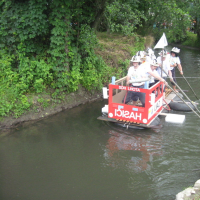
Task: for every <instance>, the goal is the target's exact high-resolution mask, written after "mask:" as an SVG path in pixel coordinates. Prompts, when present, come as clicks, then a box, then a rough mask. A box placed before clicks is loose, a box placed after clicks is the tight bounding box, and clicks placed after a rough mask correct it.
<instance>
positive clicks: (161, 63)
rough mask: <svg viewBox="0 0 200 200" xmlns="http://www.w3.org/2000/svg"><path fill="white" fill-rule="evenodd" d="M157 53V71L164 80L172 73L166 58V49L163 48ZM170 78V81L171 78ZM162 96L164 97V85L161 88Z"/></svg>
mask: <svg viewBox="0 0 200 200" xmlns="http://www.w3.org/2000/svg"><path fill="white" fill-rule="evenodd" d="M159 55H160V56H159V57H158V58H157V62H158V64H159V67H158V68H157V72H158V74H159V76H160V77H161V75H162V78H163V79H164V80H166V79H167V75H169V77H172V73H171V70H170V62H169V59H168V58H167V56H168V53H167V51H165V50H163V51H161V52H160V53H159ZM162 69H163V70H162ZM164 71H165V72H166V73H167V74H166V73H165V72H164ZM170 80H171V81H172V78H171V79H170ZM163 96H164V99H165V86H164V89H163Z"/></svg>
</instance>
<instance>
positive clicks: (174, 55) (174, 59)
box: [170, 47, 183, 92]
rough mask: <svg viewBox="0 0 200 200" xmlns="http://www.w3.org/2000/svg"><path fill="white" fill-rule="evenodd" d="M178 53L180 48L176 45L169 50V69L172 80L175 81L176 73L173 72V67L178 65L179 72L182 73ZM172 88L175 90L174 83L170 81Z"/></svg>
mask: <svg viewBox="0 0 200 200" xmlns="http://www.w3.org/2000/svg"><path fill="white" fill-rule="evenodd" d="M179 53H180V49H178V48H177V47H173V48H172V50H171V52H170V70H171V73H172V78H173V81H174V82H175V83H176V74H175V67H178V69H179V71H180V74H181V75H183V69H182V66H181V61H180V58H179V57H178V54H179ZM171 84H172V87H173V89H174V90H175V91H176V92H177V90H176V85H175V84H174V83H173V82H172V81H171Z"/></svg>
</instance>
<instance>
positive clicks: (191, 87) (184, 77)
mask: <svg viewBox="0 0 200 200" xmlns="http://www.w3.org/2000/svg"><path fill="white" fill-rule="evenodd" d="M182 76H183V78H184V79H185V81H186V83H187V84H188V86H189V87H190V89H191V90H192V92H193V93H194V95H195V97H196V98H197V100H199V98H198V97H197V95H196V94H195V92H194V90H193V89H192V87H191V85H190V84H189V83H188V81H187V79H186V78H185V76H184V75H183V74H182Z"/></svg>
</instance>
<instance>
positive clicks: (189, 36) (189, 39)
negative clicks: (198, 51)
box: [182, 31, 200, 48]
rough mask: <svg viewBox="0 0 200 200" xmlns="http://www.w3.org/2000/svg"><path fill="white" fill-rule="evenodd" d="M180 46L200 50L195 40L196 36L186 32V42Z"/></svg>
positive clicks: (199, 43)
mask: <svg viewBox="0 0 200 200" xmlns="http://www.w3.org/2000/svg"><path fill="white" fill-rule="evenodd" d="M182 45H185V46H190V47H198V48H200V41H198V39H197V34H194V33H192V32H189V31H187V37H186V40H185V41H184V42H183V43H182Z"/></svg>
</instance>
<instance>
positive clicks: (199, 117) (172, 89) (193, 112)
mask: <svg viewBox="0 0 200 200" xmlns="http://www.w3.org/2000/svg"><path fill="white" fill-rule="evenodd" d="M167 87H169V88H170V89H171V90H172V91H173V92H174V93H175V94H176V95H177V96H178V97H179V98H180V99H181V100H182V101H183V102H184V103H185V104H186V105H187V106H188V107H189V108H190V109H191V110H192V111H193V113H195V114H196V115H197V116H198V117H199V118H200V116H199V115H198V113H197V112H195V111H194V109H193V108H192V107H191V106H190V105H189V104H187V102H186V101H185V100H184V99H183V98H182V97H181V96H180V95H179V94H178V92H176V91H175V90H174V89H173V88H172V87H170V86H169V85H167Z"/></svg>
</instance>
